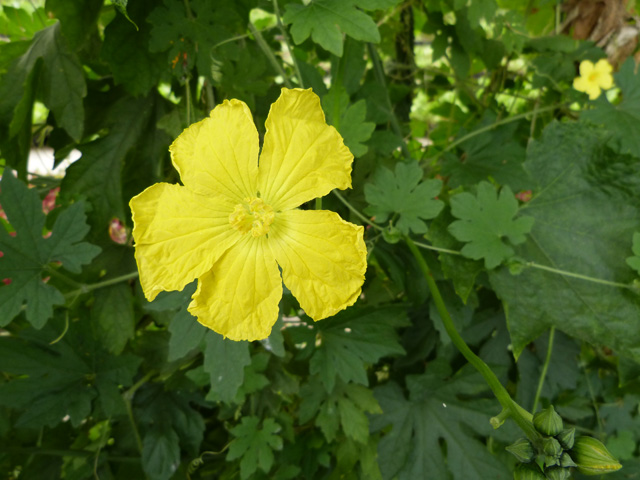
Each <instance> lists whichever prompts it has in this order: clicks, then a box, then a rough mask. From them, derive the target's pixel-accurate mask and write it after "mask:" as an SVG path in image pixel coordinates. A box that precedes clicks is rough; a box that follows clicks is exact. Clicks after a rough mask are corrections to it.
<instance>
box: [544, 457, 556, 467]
mask: <svg viewBox="0 0 640 480" xmlns="http://www.w3.org/2000/svg"><path fill="white" fill-rule="evenodd" d="M542 457H543V462H542V465H543V466H544V467H553V466H554V465H558V463H559V461H560V459H559V458H558V457H556V456H555V455H543V456H542Z"/></svg>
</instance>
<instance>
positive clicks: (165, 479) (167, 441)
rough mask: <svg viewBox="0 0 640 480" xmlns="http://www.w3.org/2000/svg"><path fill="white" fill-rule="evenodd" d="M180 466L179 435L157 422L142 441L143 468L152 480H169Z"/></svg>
mask: <svg viewBox="0 0 640 480" xmlns="http://www.w3.org/2000/svg"><path fill="white" fill-rule="evenodd" d="M178 465H180V445H179V442H178V434H177V433H176V432H175V431H174V430H173V429H172V428H171V427H170V426H169V425H167V424H166V423H165V422H162V421H159V422H157V423H156V424H155V425H154V426H153V427H152V428H151V429H149V430H148V431H147V433H146V434H145V436H144V439H143V441H142V468H144V471H145V473H146V474H147V475H148V476H149V478H150V479H151V480H169V478H171V476H172V475H173V474H174V473H175V471H176V470H177V469H178Z"/></svg>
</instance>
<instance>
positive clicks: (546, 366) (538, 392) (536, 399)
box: [531, 326, 556, 413]
mask: <svg viewBox="0 0 640 480" xmlns="http://www.w3.org/2000/svg"><path fill="white" fill-rule="evenodd" d="M555 334H556V327H555V326H552V327H551V329H550V330H549V345H547V356H546V357H545V359H544V364H543V365H542V372H540V378H539V379H538V389H537V390H536V396H535V397H534V399H533V407H531V411H532V412H533V413H535V412H536V411H537V410H538V402H539V401H540V395H541V394H542V387H543V386H544V380H545V378H546V377H547V370H549V362H550V361H551V352H553V337H554V336H555Z"/></svg>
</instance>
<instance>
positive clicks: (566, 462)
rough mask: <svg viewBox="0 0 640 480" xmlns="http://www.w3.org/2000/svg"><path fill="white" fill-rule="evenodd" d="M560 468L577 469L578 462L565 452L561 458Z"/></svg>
mask: <svg viewBox="0 0 640 480" xmlns="http://www.w3.org/2000/svg"><path fill="white" fill-rule="evenodd" d="M560 466H561V467H564V468H567V467H577V465H576V462H574V461H573V459H572V458H571V455H569V454H568V453H567V452H564V453H563V454H562V456H561V457H560Z"/></svg>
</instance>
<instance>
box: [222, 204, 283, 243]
mask: <svg viewBox="0 0 640 480" xmlns="http://www.w3.org/2000/svg"><path fill="white" fill-rule="evenodd" d="M273 217H274V213H273V208H271V206H269V205H267V204H266V203H264V201H263V200H262V199H261V198H257V197H253V198H245V199H244V203H239V204H238V205H236V207H235V208H234V209H233V212H232V213H231V215H229V223H230V224H231V226H233V228H235V229H236V230H238V231H239V232H240V233H247V232H251V235H253V236H254V237H259V236H260V235H264V234H266V233H267V232H268V231H269V225H271V224H272V223H273Z"/></svg>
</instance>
